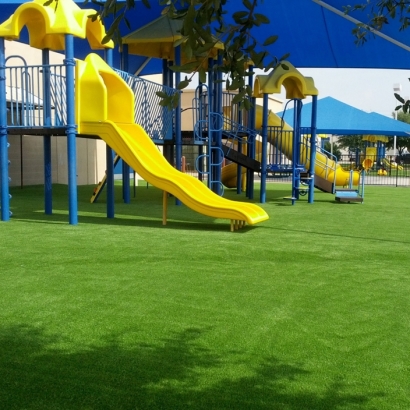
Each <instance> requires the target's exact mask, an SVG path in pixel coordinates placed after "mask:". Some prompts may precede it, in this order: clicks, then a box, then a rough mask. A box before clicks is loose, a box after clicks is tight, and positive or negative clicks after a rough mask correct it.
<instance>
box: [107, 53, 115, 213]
mask: <svg viewBox="0 0 410 410" xmlns="http://www.w3.org/2000/svg"><path fill="white" fill-rule="evenodd" d="M105 61H106V62H107V64H108V65H109V66H110V67H112V61H113V56H112V49H105ZM106 161H107V170H106V171H105V172H106V175H107V218H114V204H115V192H114V159H113V150H112V149H111V147H110V146H109V145H108V144H107V145H106Z"/></svg>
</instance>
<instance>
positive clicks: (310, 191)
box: [308, 95, 317, 204]
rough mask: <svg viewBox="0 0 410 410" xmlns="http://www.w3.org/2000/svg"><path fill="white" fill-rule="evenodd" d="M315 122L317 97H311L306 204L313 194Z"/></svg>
mask: <svg viewBox="0 0 410 410" xmlns="http://www.w3.org/2000/svg"><path fill="white" fill-rule="evenodd" d="M316 120H317V95H313V96H312V119H311V124H310V125H311V131H310V164H309V177H310V178H311V179H309V191H308V203H309V204H313V202H314V192H315V164H316V130H317V127H316Z"/></svg>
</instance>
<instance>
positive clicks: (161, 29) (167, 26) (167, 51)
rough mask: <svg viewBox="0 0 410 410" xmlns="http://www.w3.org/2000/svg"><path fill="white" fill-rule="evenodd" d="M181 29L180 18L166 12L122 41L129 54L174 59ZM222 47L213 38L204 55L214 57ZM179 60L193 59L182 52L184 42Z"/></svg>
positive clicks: (180, 38) (180, 36)
mask: <svg viewBox="0 0 410 410" xmlns="http://www.w3.org/2000/svg"><path fill="white" fill-rule="evenodd" d="M181 29H182V21H181V20H175V19H171V18H170V17H169V16H168V15H167V14H163V15H161V16H160V17H158V18H157V19H155V20H153V21H151V22H150V23H148V24H146V25H145V26H143V27H141V28H139V29H138V30H135V31H134V32H132V33H130V34H128V35H127V36H124V37H123V38H122V42H123V44H128V52H129V53H130V54H134V55H138V56H144V57H152V58H161V59H165V60H168V61H175V47H176V46H177V45H178V43H179V42H180V41H181V40H182V39H183V36H182V35H181V33H180V30H181ZM223 48H224V46H223V43H221V42H219V41H217V40H215V46H214V47H213V48H212V49H211V50H209V52H207V53H204V54H206V56H205V57H208V56H209V57H211V58H216V57H217V55H218V50H222V49H223ZM205 57H204V58H205ZM181 60H182V64H185V63H188V62H191V61H195V60H194V59H191V58H189V57H188V56H187V55H186V53H185V52H184V42H182V44H181ZM197 61H198V60H197Z"/></svg>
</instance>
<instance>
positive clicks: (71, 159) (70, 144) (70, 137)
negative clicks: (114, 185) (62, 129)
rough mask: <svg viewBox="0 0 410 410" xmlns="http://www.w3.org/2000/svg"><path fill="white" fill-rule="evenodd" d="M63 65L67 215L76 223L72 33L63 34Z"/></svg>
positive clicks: (72, 223) (75, 133)
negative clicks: (64, 71) (64, 68)
mask: <svg viewBox="0 0 410 410" xmlns="http://www.w3.org/2000/svg"><path fill="white" fill-rule="evenodd" d="M65 50H66V51H65V60H64V63H65V66H66V90H67V91H66V93H67V128H66V133H67V157H68V217H69V222H70V224H71V225H77V224H78V200H77V152H76V135H77V130H76V123H75V112H74V107H75V101H74V67H75V60H74V38H73V35H72V34H66V36H65Z"/></svg>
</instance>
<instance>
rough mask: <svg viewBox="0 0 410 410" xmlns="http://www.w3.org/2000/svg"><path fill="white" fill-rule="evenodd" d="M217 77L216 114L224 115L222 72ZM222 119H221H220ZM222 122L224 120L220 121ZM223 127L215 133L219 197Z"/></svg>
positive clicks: (219, 193) (221, 125)
mask: <svg viewBox="0 0 410 410" xmlns="http://www.w3.org/2000/svg"><path fill="white" fill-rule="evenodd" d="M218 65H219V66H222V65H223V56H222V53H221V52H220V51H218ZM215 77H216V80H217V81H216V82H215V106H216V110H215V111H216V112H218V113H219V114H221V115H223V112H222V111H223V110H222V78H223V77H222V71H220V70H218V71H217V72H216V73H215ZM218 118H221V117H218ZM220 121H222V119H220ZM222 127H223V124H221V123H219V124H218V131H217V132H215V146H216V147H218V148H219V149H216V150H215V154H216V158H215V159H216V167H215V180H216V181H217V184H216V191H215V192H216V193H217V194H218V195H222V182H221V179H222V160H223V155H222Z"/></svg>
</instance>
